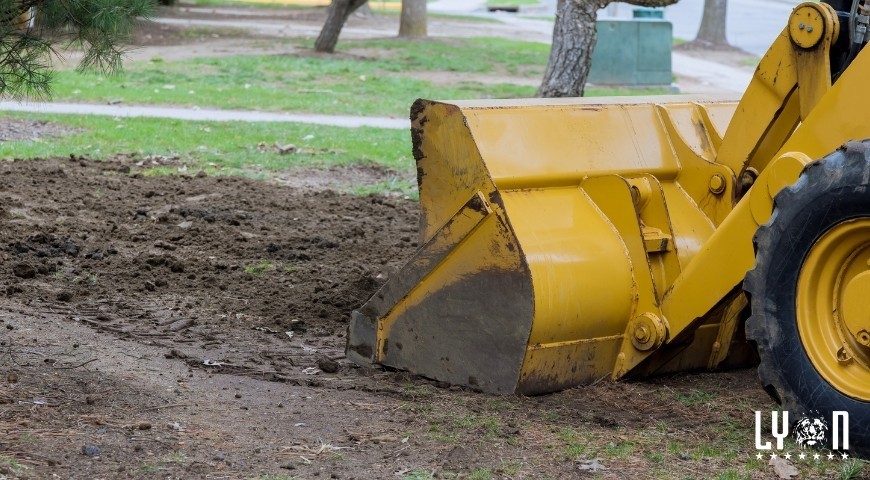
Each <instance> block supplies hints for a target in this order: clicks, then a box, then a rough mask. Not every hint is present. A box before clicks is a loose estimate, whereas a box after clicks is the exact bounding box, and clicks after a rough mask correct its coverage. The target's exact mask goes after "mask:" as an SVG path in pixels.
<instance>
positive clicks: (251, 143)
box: [0, 114, 413, 174]
mask: <svg viewBox="0 0 870 480" xmlns="http://www.w3.org/2000/svg"><path fill="white" fill-rule="evenodd" d="M11 116H14V117H19V118H21V117H23V118H30V119H39V120H49V121H53V122H57V123H60V124H64V125H68V126H70V127H72V128H75V129H78V130H80V133H74V134H71V135H68V136H65V137H62V138H44V139H40V140H37V141H30V140H26V141H10V142H2V143H0V158H34V157H53V156H68V155H69V154H71V153H74V154H76V155H86V156H90V157H93V158H107V157H109V156H111V155H113V154H117V153H132V152H135V153H136V154H137V155H138V156H140V157H143V156H147V155H164V156H174V155H177V156H179V157H180V161H181V162H183V163H185V164H188V165H189V168H191V169H193V170H195V169H204V170H206V171H209V172H224V173H238V172H239V171H243V172H246V173H252V172H263V173H264V174H268V172H277V171H282V170H287V169H289V168H293V167H299V166H313V167H319V166H330V165H350V164H354V163H374V164H378V165H383V166H387V167H391V168H395V169H399V170H410V169H411V168H412V164H413V161H412V159H411V153H410V146H409V139H408V132H406V131H403V130H389V129H380V128H367V127H363V128H358V129H354V128H339V127H325V126H318V125H305V124H296V123H265V122H257V123H246V122H188V121H183V120H170V119H161V118H124V119H113V118H111V117H100V116H88V115H83V116H78V115H42V114H15V115H11ZM309 135H313V136H314V138H310V139H309V140H304V138H306V137H307V136H309ZM275 141H278V142H279V143H282V144H286V143H295V144H296V145H297V146H299V148H300V149H304V152H306V153H299V154H289V155H279V154H278V153H277V152H275V151H274V149H272V148H270V147H269V146H270V145H272V144H273V143H274V142H275ZM260 143H263V144H265V145H266V148H262V149H261V148H260V147H259V145H260ZM164 168H170V169H176V166H175V165H172V166H169V167H164ZM157 173H161V172H160V171H158V172H157Z"/></svg>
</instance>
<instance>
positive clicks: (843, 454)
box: [840, 452, 849, 460]
mask: <svg viewBox="0 0 870 480" xmlns="http://www.w3.org/2000/svg"><path fill="white" fill-rule="evenodd" d="M840 455H841V456H842V457H843V460H846V459H847V458H849V454H848V453H846V452H843V453H841V454H840Z"/></svg>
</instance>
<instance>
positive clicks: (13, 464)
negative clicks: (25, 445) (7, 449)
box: [0, 455, 22, 473]
mask: <svg viewBox="0 0 870 480" xmlns="http://www.w3.org/2000/svg"><path fill="white" fill-rule="evenodd" d="M0 466H3V467H6V468H8V469H9V470H11V471H12V473H16V472H18V471H19V470H21V468H22V467H21V463H19V462H18V460H17V459H16V458H15V457H12V456H10V455H0Z"/></svg>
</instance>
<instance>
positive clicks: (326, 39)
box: [314, 0, 368, 53]
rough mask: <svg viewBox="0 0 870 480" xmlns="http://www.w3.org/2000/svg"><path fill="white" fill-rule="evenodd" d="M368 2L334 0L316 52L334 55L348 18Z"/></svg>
mask: <svg viewBox="0 0 870 480" xmlns="http://www.w3.org/2000/svg"><path fill="white" fill-rule="evenodd" d="M367 2H368V0H332V3H331V4H330V5H329V12H328V13H327V14H326V22H324V23H323V28H322V29H321V30H320V35H318V36H317V41H315V42H314V50H315V51H318V52H325V53H333V52H335V45H336V44H337V43H338V36H339V35H340V34H341V29H342V28H343V27H344V24H345V22H347V18H348V17H350V15H351V14H352V13H353V12H355V11H356V10H357V9H358V8H360V7H362V6H363V5H365V4H366V3H367Z"/></svg>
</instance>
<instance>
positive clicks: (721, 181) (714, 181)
mask: <svg viewBox="0 0 870 480" xmlns="http://www.w3.org/2000/svg"><path fill="white" fill-rule="evenodd" d="M727 186H728V184H727V183H726V182H725V177H723V176H722V175H721V174H718V173H717V174H715V175H713V176H712V177H710V192H712V193H713V194H714V195H719V194H721V193H722V192H724V191H725V188H726V187H727Z"/></svg>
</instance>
